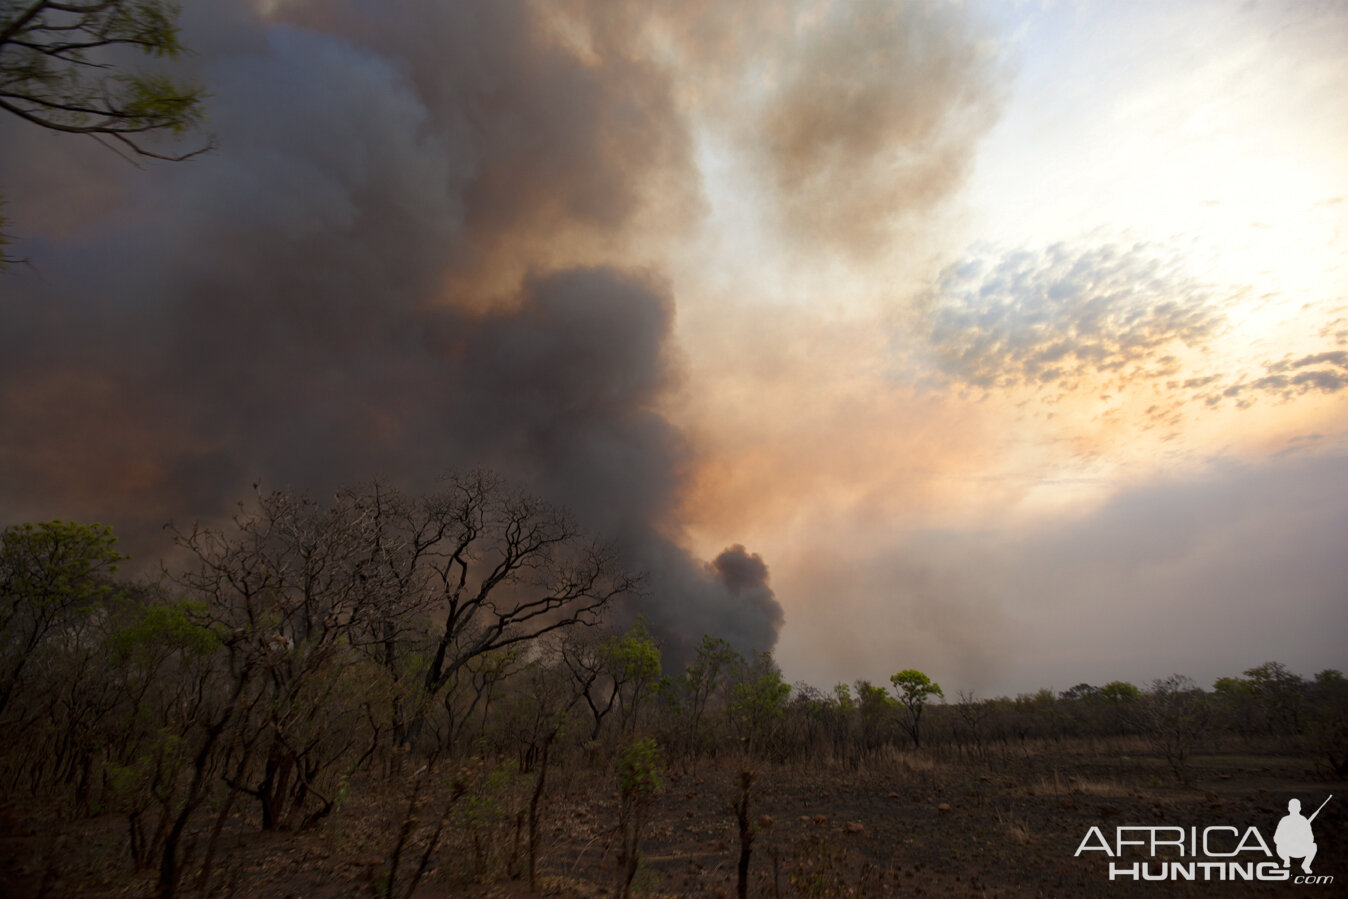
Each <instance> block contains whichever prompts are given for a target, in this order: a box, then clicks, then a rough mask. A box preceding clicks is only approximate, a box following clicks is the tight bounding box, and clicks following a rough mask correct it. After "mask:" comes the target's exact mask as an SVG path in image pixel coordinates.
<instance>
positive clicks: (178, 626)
mask: <svg viewBox="0 0 1348 899" xmlns="http://www.w3.org/2000/svg"><path fill="white" fill-rule="evenodd" d="M205 615H206V606H205V604H204V603H200V602H191V601H188V600H182V601H180V602H176V603H171V604H168V605H152V606H148V607H146V608H144V610H143V612H142V614H141V616H140V618H138V619H137V620H136V621H135V622H134V623H132V624H130V625H128V626H126V627H124V628H122V629H121V630H119V631H117V632H115V633H114V634H113V635H112V637H111V638H110V641H109V644H110V647H111V649H112V650H113V652H114V653H115V654H116V656H117V658H118V659H120V660H123V661H125V660H127V659H131V658H141V659H143V658H146V657H147V656H148V655H149V654H151V653H153V652H155V651H156V650H157V649H160V648H166V649H170V650H173V649H177V650H181V651H183V652H185V653H187V654H188V655H190V656H204V655H209V654H210V653H212V652H214V651H215V650H216V649H217V648H219V646H220V636H219V634H217V633H216V632H215V631H214V630H212V629H211V628H210V627H208V626H206V625H204V624H201V623H200V622H201V621H203V620H204V617H205Z"/></svg>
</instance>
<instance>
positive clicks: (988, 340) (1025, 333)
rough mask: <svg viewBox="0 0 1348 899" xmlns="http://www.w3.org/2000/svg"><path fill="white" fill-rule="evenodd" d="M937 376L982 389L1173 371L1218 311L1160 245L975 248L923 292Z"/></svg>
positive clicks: (1203, 340) (1215, 329)
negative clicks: (1178, 355) (1178, 352)
mask: <svg viewBox="0 0 1348 899" xmlns="http://www.w3.org/2000/svg"><path fill="white" fill-rule="evenodd" d="M922 312H923V316H924V319H925V321H924V324H925V330H924V331H923V333H922V337H923V338H924V340H925V343H926V349H927V351H928V352H929V353H930V357H931V360H932V363H933V365H934V367H935V369H936V371H937V372H939V373H940V374H941V375H943V376H944V377H945V378H948V379H950V380H952V381H956V382H961V383H965V384H968V385H971V386H974V387H979V388H984V389H989V390H991V389H1000V388H1016V387H1030V388H1034V389H1038V390H1049V389H1055V390H1056V389H1063V388H1067V389H1072V388H1075V387H1076V386H1078V385H1079V384H1080V382H1082V380H1083V379H1092V380H1093V376H1098V375H1117V376H1119V377H1121V378H1125V379H1128V380H1130V381H1136V380H1138V379H1160V378H1166V377H1173V376H1174V375H1175V374H1176V372H1177V371H1178V361H1177V359H1176V357H1175V355H1174V353H1175V351H1176V350H1177V349H1180V348H1187V349H1191V350H1202V349H1203V348H1205V347H1206V346H1207V345H1208V344H1209V343H1210V342H1211V341H1212V340H1213V338H1214V337H1215V336H1216V335H1217V334H1218V333H1219V331H1220V329H1221V328H1222V325H1223V322H1224V318H1225V316H1224V313H1223V311H1222V308H1221V305H1220V303H1219V302H1217V300H1216V298H1215V297H1214V294H1213V292H1212V290H1211V289H1210V288H1208V287H1205V286H1204V285H1202V284H1200V283H1198V282H1197V281H1195V280H1194V279H1192V278H1190V277H1188V276H1186V275H1185V274H1184V273H1183V268H1182V265H1181V263H1180V261H1179V260H1178V259H1177V258H1176V257H1175V256H1174V255H1173V254H1167V253H1166V252H1165V250H1164V248H1162V247H1155V246H1149V245H1145V244H1134V245H1116V244H1105V245H1102V246H1078V245H1072V244H1067V243H1059V244H1055V245H1053V246H1050V247H1047V248H1045V249H1042V250H1016V251H1009V252H1004V253H983V254H980V255H975V256H972V257H970V258H968V259H966V260H964V261H962V262H960V263H958V264H956V265H952V266H950V267H948V268H946V269H945V271H943V272H942V273H941V275H940V277H939V278H938V279H937V282H936V284H935V285H934V286H933V287H932V288H931V290H930V291H929V292H928V293H927V295H926V296H924V297H923V298H922Z"/></svg>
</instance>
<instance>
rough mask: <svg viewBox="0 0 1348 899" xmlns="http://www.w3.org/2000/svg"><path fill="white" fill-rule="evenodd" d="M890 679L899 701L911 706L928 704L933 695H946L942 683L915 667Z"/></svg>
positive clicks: (906, 669)
mask: <svg viewBox="0 0 1348 899" xmlns="http://www.w3.org/2000/svg"><path fill="white" fill-rule="evenodd" d="M889 680H890V682H891V683H892V684H894V692H895V693H897V694H898V697H899V701H900V702H902V703H903V704H904V705H906V706H908V707H910V708H912V707H913V706H922V705H926V703H927V700H928V699H930V698H931V697H932V696H941V697H944V696H945V693H944V692H943V691H942V690H941V685H940V684H938V683H936V682H935V681H933V680H932V679H931V678H930V677H928V676H927V675H925V674H923V673H922V672H921V671H918V670H916V669H914V668H905V669H904V670H902V671H900V672H899V673H898V674H895V675H893V676H891V677H890V679H889Z"/></svg>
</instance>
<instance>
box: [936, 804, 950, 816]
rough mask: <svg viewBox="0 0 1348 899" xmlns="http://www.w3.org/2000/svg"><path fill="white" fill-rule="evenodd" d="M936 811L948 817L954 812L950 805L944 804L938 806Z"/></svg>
mask: <svg viewBox="0 0 1348 899" xmlns="http://www.w3.org/2000/svg"><path fill="white" fill-rule="evenodd" d="M936 811H937V812H938V813H939V814H942V815H948V814H950V813H951V811H953V809H951V807H950V803H948V802H942V803H941V804H940V805H938V806H936Z"/></svg>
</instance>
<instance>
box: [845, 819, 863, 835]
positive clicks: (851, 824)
mask: <svg viewBox="0 0 1348 899" xmlns="http://www.w3.org/2000/svg"><path fill="white" fill-rule="evenodd" d="M847 832H848V833H862V834H864V833H865V832H866V826H865V825H864V824H862V823H861V822H860V821H848V822H847Z"/></svg>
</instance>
